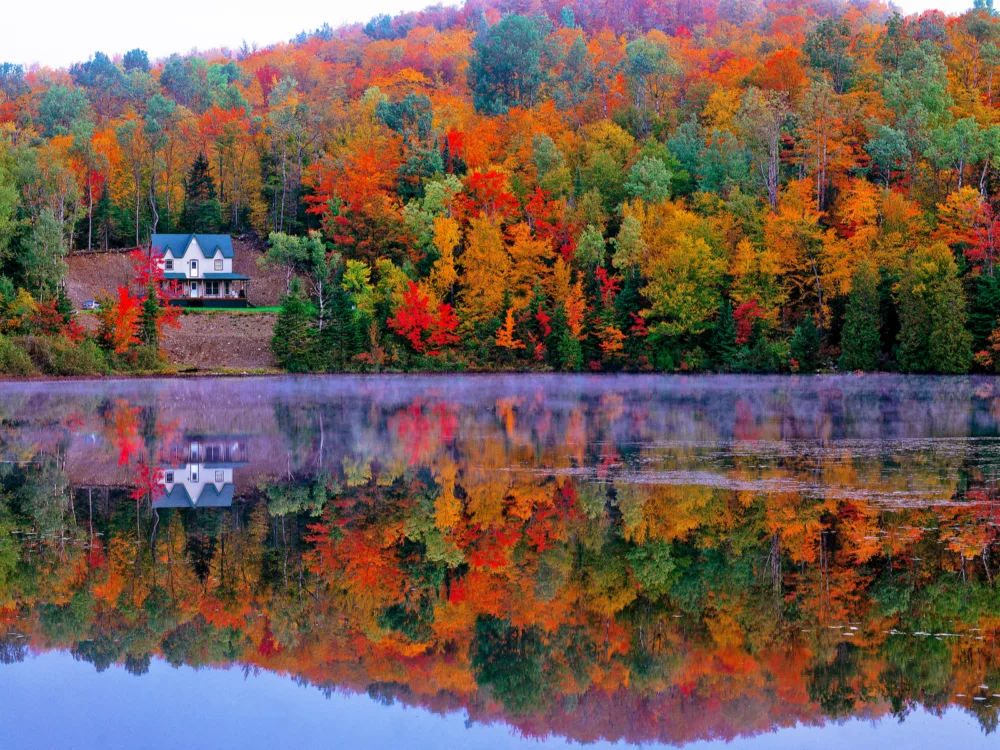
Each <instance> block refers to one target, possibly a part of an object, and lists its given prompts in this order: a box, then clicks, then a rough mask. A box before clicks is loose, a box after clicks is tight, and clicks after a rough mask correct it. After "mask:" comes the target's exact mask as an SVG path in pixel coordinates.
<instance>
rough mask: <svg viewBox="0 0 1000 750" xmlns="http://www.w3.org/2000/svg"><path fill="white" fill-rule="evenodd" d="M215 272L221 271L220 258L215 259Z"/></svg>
mask: <svg viewBox="0 0 1000 750" xmlns="http://www.w3.org/2000/svg"><path fill="white" fill-rule="evenodd" d="M215 270H216V271H221V270H222V258H216V259H215Z"/></svg>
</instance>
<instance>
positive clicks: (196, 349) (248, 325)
mask: <svg viewBox="0 0 1000 750" xmlns="http://www.w3.org/2000/svg"><path fill="white" fill-rule="evenodd" d="M277 317H278V316H277V314H275V313H248V312H234V311H230V310H213V311H211V312H189V313H182V314H181V316H180V317H179V318H178V321H179V322H180V328H167V329H166V330H165V331H164V337H163V350H164V351H165V352H166V353H167V359H168V360H169V361H170V363H171V364H173V365H176V366H177V367H179V368H181V369H186V368H189V367H196V368H198V369H199V370H218V369H231V370H260V369H265V368H274V367H276V366H277V365H275V362H274V356H273V355H272V354H271V335H272V333H273V332H274V322H275V320H276V319H277ZM79 319H80V322H81V323H82V324H83V327H84V328H86V329H87V330H88V331H91V332H94V331H96V330H97V327H98V322H97V316H95V315H93V314H90V313H84V314H82V315H80V316H79Z"/></svg>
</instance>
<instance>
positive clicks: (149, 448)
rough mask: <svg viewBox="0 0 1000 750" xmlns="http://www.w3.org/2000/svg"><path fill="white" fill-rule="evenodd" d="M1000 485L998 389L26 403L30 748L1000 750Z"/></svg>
mask: <svg viewBox="0 0 1000 750" xmlns="http://www.w3.org/2000/svg"><path fill="white" fill-rule="evenodd" d="M998 478H1000V380H996V379H991V378H917V377H898V376H863V377H852V376H837V377H834V376H830V377H826V376H821V377H800V378H777V377H774V378H769V377H726V376H714V377H659V376H622V377H614V376H557V375H553V376H541V377H539V376H447V377H445V376H442V377H418V376H371V377H346V376H345V377H338V376H331V377H304V378H293V377H287V378H250V379H186V380H122V381H113V380H110V381H65V382H44V383H43V382H33V383H11V382H2V383H0V691H2V692H0V694H2V695H3V700H2V701H0V725H2V726H3V736H4V739H5V747H12V748H34V747H73V748H91V747H92V748H109V747H115V748H117V747H122V748H130V747H137V746H143V747H176V746H184V747H189V748H195V747H206V748H219V747H233V746H241V747H244V748H256V747H296V746H297V747H329V746H331V744H335V745H338V746H346V747H386V748H394V747H406V748H418V747H426V748H441V747H489V748H507V747H535V746H537V745H539V744H542V745H545V746H548V745H554V746H565V745H567V744H578V743H585V744H592V745H594V746H596V747H603V746H611V745H612V744H615V746H619V747H620V746H621V745H623V744H624V745H643V746H659V745H662V746H687V747H692V748H712V747H732V748H776V747H777V748H799V747H808V748H824V747H830V748H834V747H844V746H851V747H854V748H879V749H881V748H886V747H901V746H904V745H907V746H913V747H922V746H937V745H942V744H945V743H948V744H953V745H955V746H962V747H987V746H989V747H993V746H994V743H995V735H994V732H995V730H996V727H997V724H998V717H1000V713H998V711H1000V654H998V651H997V648H998V635H1000V596H998V593H1000V591H998V588H1000V583H997V582H996V579H997V578H998V577H1000V545H998V543H997V533H998V522H1000V498H998ZM616 743H617V744H616Z"/></svg>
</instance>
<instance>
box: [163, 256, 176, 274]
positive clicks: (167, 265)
mask: <svg viewBox="0 0 1000 750" xmlns="http://www.w3.org/2000/svg"><path fill="white" fill-rule="evenodd" d="M163 270H164V271H173V270H174V261H173V259H172V258H167V259H166V260H165V261H163Z"/></svg>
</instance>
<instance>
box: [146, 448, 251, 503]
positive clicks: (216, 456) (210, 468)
mask: <svg viewBox="0 0 1000 750" xmlns="http://www.w3.org/2000/svg"><path fill="white" fill-rule="evenodd" d="M247 463H248V458H247V438H246V436H245V435H188V436H186V437H185V438H184V440H183V442H181V443H180V444H179V445H177V446H176V447H174V448H173V449H171V451H170V453H169V455H168V456H167V459H166V461H165V462H164V464H165V465H164V466H163V467H162V469H163V478H162V479H161V484H163V488H164V494H163V496H162V497H160V498H159V499H158V500H156V501H154V502H153V507H154V508H228V507H229V506H230V505H232V503H233V490H234V485H233V470H234V469H235V468H236V467H237V466H245V465H246V464H247Z"/></svg>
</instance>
